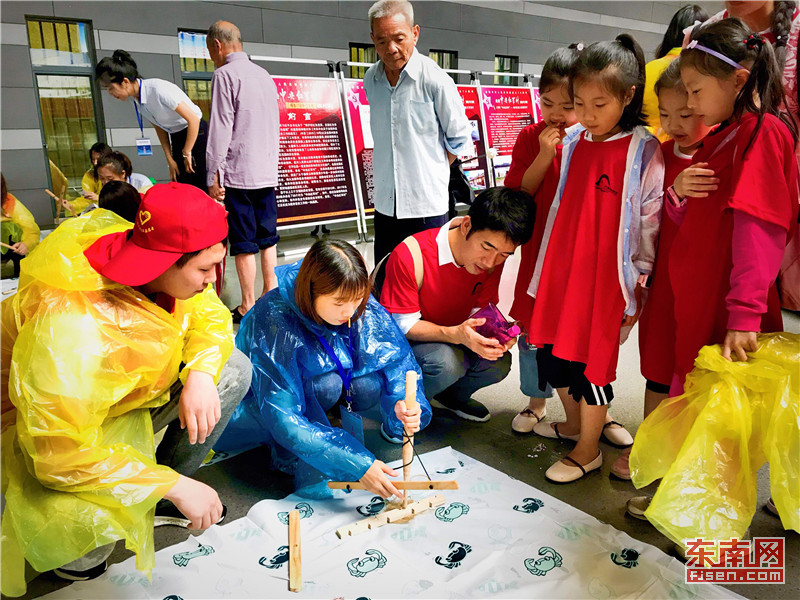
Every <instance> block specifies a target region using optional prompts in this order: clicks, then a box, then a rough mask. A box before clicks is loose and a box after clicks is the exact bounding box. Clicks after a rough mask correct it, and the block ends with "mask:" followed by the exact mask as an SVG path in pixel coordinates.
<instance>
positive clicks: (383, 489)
mask: <svg viewBox="0 0 800 600" xmlns="http://www.w3.org/2000/svg"><path fill="white" fill-rule="evenodd" d="M387 475H389V476H390V477H397V475H398V473H397V472H396V471H395V470H394V469H391V468H389V467H387V466H386V465H385V464H384V463H383V461H380V460H376V461H375V462H373V463H372V465H370V467H369V469H367V472H366V473H364V475H363V476H362V477H361V479H359V481H360V482H361V483H363V484H364V488H365V489H366V490H367V491H369V492H372V493H373V494H377V495H378V496H380V497H381V498H391V497H392V496H395V497H397V498H402V497H403V494H402V492H400V491H399V490H398V489H397V488H396V487H394V485H392V482H391V481H390V480H389V478H388V477H386V476H387Z"/></svg>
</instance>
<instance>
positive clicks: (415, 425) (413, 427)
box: [394, 400, 422, 435]
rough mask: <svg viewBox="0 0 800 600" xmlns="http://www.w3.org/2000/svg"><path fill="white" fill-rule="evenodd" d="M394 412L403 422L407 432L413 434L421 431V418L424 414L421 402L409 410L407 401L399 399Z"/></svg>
mask: <svg viewBox="0 0 800 600" xmlns="http://www.w3.org/2000/svg"><path fill="white" fill-rule="evenodd" d="M394 414H395V416H397V419H398V420H399V421H400V422H401V423H402V424H403V427H404V428H405V430H406V433H408V434H409V435H413V434H414V433H416V432H417V431H419V426H420V418H421V416H422V409H421V408H420V407H419V404H417V408H415V409H414V410H409V409H408V408H406V403H405V401H404V400H398V401H397V403H396V404H395V405H394Z"/></svg>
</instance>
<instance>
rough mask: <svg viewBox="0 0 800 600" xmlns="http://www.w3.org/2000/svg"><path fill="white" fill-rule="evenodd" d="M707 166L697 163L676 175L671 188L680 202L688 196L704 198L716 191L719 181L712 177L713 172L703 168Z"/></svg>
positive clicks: (706, 164)
mask: <svg viewBox="0 0 800 600" xmlns="http://www.w3.org/2000/svg"><path fill="white" fill-rule="evenodd" d="M707 166H708V163H697V164H695V165H692V166H691V167H687V168H685V169H684V170H683V171H681V172H680V173H679V174H678V176H677V177H676V178H675V183H673V184H672V187H673V189H674V190H675V193H676V194H678V197H679V198H680V199H681V200H683V199H684V198H686V197H688V196H691V197H692V198H705V197H707V196H708V193H709V192H713V191H715V190H716V189H717V184H718V183H719V179H718V178H717V177H714V171H712V170H711V169H706V168H705V167H707Z"/></svg>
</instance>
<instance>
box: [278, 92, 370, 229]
mask: <svg viewBox="0 0 800 600" xmlns="http://www.w3.org/2000/svg"><path fill="white" fill-rule="evenodd" d="M273 79H274V80H275V84H276V85H277V87H278V106H279V110H280V120H281V125H280V137H281V139H280V150H279V152H280V154H279V157H278V190H277V192H276V199H277V204H278V225H279V226H285V225H294V224H300V223H307V222H313V221H325V220H334V219H346V218H357V217H358V213H357V210H356V199H355V193H354V191H353V181H352V178H351V176H350V165H349V161H348V157H347V145H346V142H345V134H344V123H343V121H342V106H341V99H340V96H339V90H338V86H337V84H336V80H334V79H323V78H315V77H273Z"/></svg>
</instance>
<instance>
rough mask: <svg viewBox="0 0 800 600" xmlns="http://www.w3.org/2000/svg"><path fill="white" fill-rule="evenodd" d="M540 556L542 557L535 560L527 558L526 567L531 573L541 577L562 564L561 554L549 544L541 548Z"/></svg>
mask: <svg viewBox="0 0 800 600" xmlns="http://www.w3.org/2000/svg"><path fill="white" fill-rule="evenodd" d="M539 556H541V558H537V559H535V560H534V559H533V558H526V559H525V568H526V569H528V571H530V573H531V575H537V576H539V577H541V576H542V575H546V574H547V573H548V572H549V571H552V570H553V569H555V568H556V567H560V566H561V555H560V554H559V553H558V552H556V551H555V550H554V549H553V548H550V547H549V546H543V547H541V548H539Z"/></svg>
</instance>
